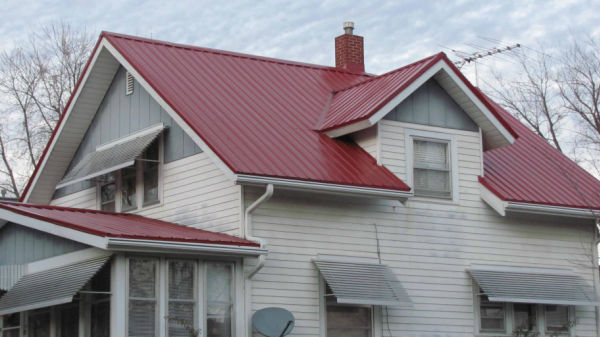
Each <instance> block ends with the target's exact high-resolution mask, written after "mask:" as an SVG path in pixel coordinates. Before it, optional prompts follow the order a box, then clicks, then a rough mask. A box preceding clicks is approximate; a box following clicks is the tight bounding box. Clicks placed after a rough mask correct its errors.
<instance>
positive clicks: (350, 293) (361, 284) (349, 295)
mask: <svg viewBox="0 0 600 337" xmlns="http://www.w3.org/2000/svg"><path fill="white" fill-rule="evenodd" d="M313 262H314V263H315V265H316V266H317V268H318V269H319V272H320V273H321V275H322V276H323V278H324V279H325V281H326V282H327V285H329V288H330V289H331V291H332V292H333V295H334V296H335V298H336V300H337V302H338V303H347V304H367V305H386V306H412V302H411V301H410V298H409V297H408V295H407V293H406V291H405V290H404V288H403V287H402V285H401V284H400V281H398V279H397V278H396V276H395V275H394V273H393V272H392V271H391V270H390V268H389V267H387V266H386V265H383V264H379V263H375V262H367V261H363V260H351V259H349V258H346V257H332V256H327V257H318V258H316V259H314V260H313Z"/></svg>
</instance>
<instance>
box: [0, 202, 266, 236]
mask: <svg viewBox="0 0 600 337" xmlns="http://www.w3.org/2000/svg"><path fill="white" fill-rule="evenodd" d="M0 208H3V209H5V210H8V211H11V212H15V213H18V214H21V215H24V216H27V217H31V218H35V219H38V220H42V221H47V222H50V223H53V224H55V225H58V226H63V227H67V228H71V229H74V230H77V231H80V232H84V233H88V234H92V235H97V236H101V237H107V238H127V239H140V240H154V241H180V242H195V243H207V244H219V245H233V246H248V247H259V246H260V245H259V244H258V243H255V242H253V241H249V240H245V239H240V238H237V237H235V236H231V235H227V234H221V233H214V232H209V231H205V230H201V229H196V228H191V227H185V226H181V225H177V224H174V223H170V222H165V221H160V220H155V219H149V218H145V217H142V216H139V215H135V214H129V213H111V212H104V211H97V210H90V209H81V208H68V207H57V206H42V205H32V204H24V203H14V202H0Z"/></svg>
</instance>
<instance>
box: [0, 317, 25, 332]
mask: <svg viewBox="0 0 600 337" xmlns="http://www.w3.org/2000/svg"><path fill="white" fill-rule="evenodd" d="M20 329H21V314H20V313H16V314H12V315H6V316H3V317H2V319H0V336H1V337H19V331H20Z"/></svg>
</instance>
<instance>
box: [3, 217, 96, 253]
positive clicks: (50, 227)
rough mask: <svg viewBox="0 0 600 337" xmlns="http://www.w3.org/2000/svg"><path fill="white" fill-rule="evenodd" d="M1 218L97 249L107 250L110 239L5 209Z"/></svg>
mask: <svg viewBox="0 0 600 337" xmlns="http://www.w3.org/2000/svg"><path fill="white" fill-rule="evenodd" d="M0 218H1V219H4V220H7V221H10V222H14V223H16V224H19V225H21V226H25V227H28V228H32V229H35V230H39V231H42V232H45V233H48V234H52V235H55V236H59V237H61V238H65V239H69V240H72V241H77V242H81V243H84V244H86V245H89V246H92V247H96V248H101V249H106V246H107V244H108V239H107V238H105V237H101V236H97V235H93V234H88V233H85V232H82V231H78V230H75V229H71V228H68V227H63V226H59V225H55V224H53V223H51V222H48V221H43V220H38V219H36V218H33V217H31V216H27V215H22V214H19V213H16V212H13V211H11V210H7V209H4V208H0Z"/></svg>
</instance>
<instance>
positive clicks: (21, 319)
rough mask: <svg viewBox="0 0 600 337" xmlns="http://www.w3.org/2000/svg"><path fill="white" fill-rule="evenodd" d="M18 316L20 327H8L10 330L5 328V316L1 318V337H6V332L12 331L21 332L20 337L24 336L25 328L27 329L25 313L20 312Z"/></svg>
mask: <svg viewBox="0 0 600 337" xmlns="http://www.w3.org/2000/svg"><path fill="white" fill-rule="evenodd" d="M18 315H19V325H18V326H14V327H8V328H5V327H4V316H0V337H3V336H4V332H5V331H10V330H19V336H20V337H21V336H23V330H24V329H23V328H24V327H25V313H24V312H20V313H18ZM5 316H6V315H5Z"/></svg>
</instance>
